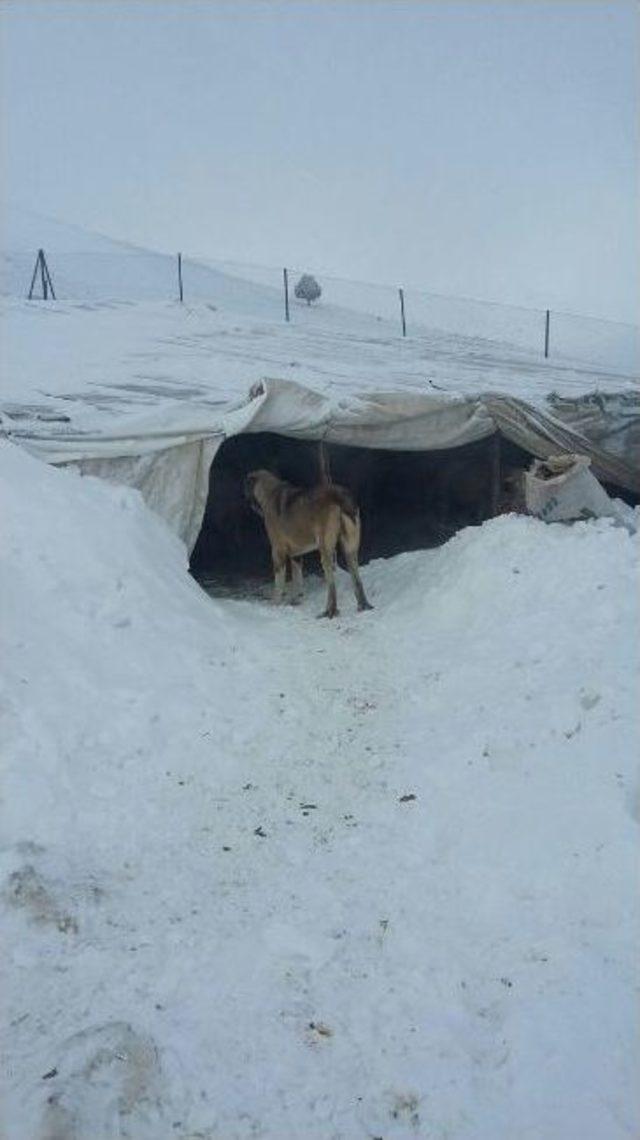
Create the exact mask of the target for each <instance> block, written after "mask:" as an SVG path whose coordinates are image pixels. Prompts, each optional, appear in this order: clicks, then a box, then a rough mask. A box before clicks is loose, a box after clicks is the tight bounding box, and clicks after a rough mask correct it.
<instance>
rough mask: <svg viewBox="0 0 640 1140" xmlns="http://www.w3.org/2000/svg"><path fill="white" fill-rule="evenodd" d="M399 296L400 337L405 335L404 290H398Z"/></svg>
mask: <svg viewBox="0 0 640 1140" xmlns="http://www.w3.org/2000/svg"><path fill="white" fill-rule="evenodd" d="M398 293H399V295H400V317H401V319H402V335H403V336H406V335H407V322H406V320H405V315H404V289H398Z"/></svg>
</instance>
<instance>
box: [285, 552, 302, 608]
mask: <svg viewBox="0 0 640 1140" xmlns="http://www.w3.org/2000/svg"><path fill="white" fill-rule="evenodd" d="M289 561H290V563H291V602H292V605H294V606H296V605H298V603H299V602H301V601H302V595H303V594H304V585H303V580H302V562H300V560H299V559H298V558H290V559H289Z"/></svg>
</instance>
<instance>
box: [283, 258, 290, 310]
mask: <svg viewBox="0 0 640 1140" xmlns="http://www.w3.org/2000/svg"><path fill="white" fill-rule="evenodd" d="M282 276H283V278H284V319H285V321H288V320H289V274H288V273H287V271H286V269H283V270H282Z"/></svg>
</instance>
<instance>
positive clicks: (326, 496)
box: [245, 470, 373, 618]
mask: <svg viewBox="0 0 640 1140" xmlns="http://www.w3.org/2000/svg"><path fill="white" fill-rule="evenodd" d="M245 492H246V494H247V498H248V499H249V501H250V502H251V505H252V506H253V507H254V508H255V509H256V510H257V511H258V514H260V515H261V516H262V519H263V521H264V525H265V527H266V531H267V534H268V536H269V542H270V543H271V557H272V559H273V571H274V576H275V591H274V600H275V601H276V602H281V601H282V597H283V594H284V586H285V581H286V574H287V560H288V561H289V562H290V563H291V579H292V583H293V595H294V601H299V600H300V598H301V596H302V565H301V563H300V561H299V559H300V556H301V555H303V554H308V553H309V552H310V551H311V550H318V551H319V552H320V561H321V562H322V569H323V571H324V576H325V579H326V582H327V588H328V594H327V607H326V609H325V611H324V613H322V614H320V617H329V618H332V617H335V616H336V614H337V612H338V605H337V597H336V582H335V576H334V572H333V566H334V561H335V555H336V547H337V546H338V544H339V545H340V549H341V550H342V553H343V554H344V557H345V559H346V563H347V566H348V567H349V573H350V574H351V581H352V582H353V589H354V592H355V595H356V600H357V602H358V609H359V610H370V609H373V606H371V605H370V604H369V602H368V601H367V596H366V594H365V592H364V586H363V585H362V581H361V579H360V572H359V569H358V550H359V548H360V514H359V512H358V508H357V506H356V504H355V503H354V501H353V499H352V498H351V495H350V494H349V492H348V491H347V490H345V488H344V487H336V486H334V485H333V484H331V485H328V486H319V487H314V488H313V490H311V491H305V490H303V489H302V488H301V487H294V486H293V485H292V484H291V483H285V482H284V480H282V479H278V477H277V475H273V474H272V472H271V471H263V470H261V471H250V472H249V474H248V475H247V478H246V481H245Z"/></svg>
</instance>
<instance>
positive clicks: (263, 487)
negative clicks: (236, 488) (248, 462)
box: [244, 468, 277, 515]
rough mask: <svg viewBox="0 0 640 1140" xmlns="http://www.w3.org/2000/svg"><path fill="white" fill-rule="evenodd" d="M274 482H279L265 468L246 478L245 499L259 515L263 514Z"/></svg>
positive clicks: (252, 472) (253, 472)
mask: <svg viewBox="0 0 640 1140" xmlns="http://www.w3.org/2000/svg"><path fill="white" fill-rule="evenodd" d="M274 482H277V479H276V476H275V475H272V473H271V472H270V471H265V470H264V469H263V468H260V469H259V470H258V471H250V472H249V474H248V475H247V476H246V478H245V481H244V497H245V499H246V500H247V502H248V504H249V506H250V507H251V509H252V510H254V511H256V512H257V513H258V514H259V515H261V514H262V510H263V507H264V500H265V495H266V494H267V493H268V490H269V487H270V486H271V484H272V483H274Z"/></svg>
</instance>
